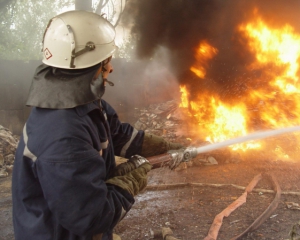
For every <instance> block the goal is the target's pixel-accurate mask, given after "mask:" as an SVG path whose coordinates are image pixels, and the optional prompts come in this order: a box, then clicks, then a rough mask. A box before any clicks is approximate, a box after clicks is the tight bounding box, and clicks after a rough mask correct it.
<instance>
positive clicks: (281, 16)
mask: <svg viewBox="0 0 300 240" xmlns="http://www.w3.org/2000/svg"><path fill="white" fill-rule="evenodd" d="M299 9H300V1H299V0H289V1H288V2H287V1H282V0H264V1H261V0H130V1H129V2H128V4H127V6H126V10H125V12H124V15H123V23H124V24H125V23H128V22H130V20H133V26H132V30H131V32H132V35H134V36H136V37H137V54H138V57H139V58H141V59H145V58H146V59H147V58H151V57H152V56H153V55H154V54H155V52H156V50H157V49H158V48H159V47H160V46H163V47H166V48H168V49H169V50H170V52H171V55H170V59H171V64H172V66H173V71H174V73H176V75H177V77H178V79H179V81H180V83H187V84H190V85H193V88H192V94H193V93H195V94H196V93H198V92H199V90H200V91H217V92H218V94H219V95H220V97H221V98H223V99H227V100H229V99H236V98H238V97H239V96H240V95H243V93H244V92H246V91H247V90H248V89H249V88H252V89H253V88H259V87H263V86H264V85H266V84H267V80H266V82H263V81H262V82H261V81H260V82H255V79H258V78H259V77H260V75H261V74H262V72H263V71H264V69H255V70H253V71H251V70H249V69H246V66H248V65H249V64H250V63H251V62H252V61H253V58H254V56H253V53H251V52H250V51H249V50H247V49H248V48H247V47H246V46H247V39H246V38H245V37H244V36H242V35H241V34H240V32H239V31H237V26H238V25H239V24H241V23H246V22H248V21H249V20H250V19H253V18H255V17H257V16H261V17H262V18H263V20H264V21H265V22H267V23H268V24H269V25H271V26H274V27H283V26H284V25H285V24H286V23H288V24H290V25H292V26H293V27H294V28H295V30H296V31H298V32H300V24H299V22H300V21H299V20H300V19H299V14H298V11H299ZM201 40H206V41H207V42H209V44H210V45H212V46H214V47H216V48H217V49H218V54H217V55H216V57H215V58H213V59H212V60H211V61H210V62H209V63H208V66H207V75H206V79H205V80H204V81H203V80H200V79H198V78H197V76H195V75H194V74H193V73H191V72H190V71H189V68H190V66H192V65H193V63H194V61H195V58H194V49H195V48H196V47H197V46H198V44H199V42H200V41H201Z"/></svg>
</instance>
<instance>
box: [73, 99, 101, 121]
mask: <svg viewBox="0 0 300 240" xmlns="http://www.w3.org/2000/svg"><path fill="white" fill-rule="evenodd" d="M95 109H98V110H101V108H100V106H99V101H93V102H90V103H87V104H84V105H80V106H77V107H75V110H76V112H77V114H78V115H79V116H80V117H83V116H85V115H87V114H88V113H90V112H91V111H93V110H95Z"/></svg>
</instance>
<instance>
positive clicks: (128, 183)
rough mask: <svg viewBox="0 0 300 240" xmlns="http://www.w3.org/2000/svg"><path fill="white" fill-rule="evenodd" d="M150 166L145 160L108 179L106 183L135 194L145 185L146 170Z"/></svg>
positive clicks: (148, 169) (147, 170) (149, 168)
mask: <svg viewBox="0 0 300 240" xmlns="http://www.w3.org/2000/svg"><path fill="white" fill-rule="evenodd" d="M151 168H152V165H151V164H150V163H147V162H146V163H143V164H142V165H141V166H139V167H138V168H136V169H134V170H132V171H131V172H129V173H126V174H125V175H123V176H117V177H113V178H110V179H108V180H107V181H106V183H107V184H112V185H115V186H118V187H120V188H122V189H124V190H126V191H127V192H129V193H130V194H131V195H132V196H135V195H137V194H138V193H139V192H141V191H142V190H144V189H145V187H146V186H147V182H148V181H147V172H149V171H150V170H151Z"/></svg>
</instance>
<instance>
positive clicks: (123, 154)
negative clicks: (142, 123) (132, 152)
mask: <svg viewBox="0 0 300 240" xmlns="http://www.w3.org/2000/svg"><path fill="white" fill-rule="evenodd" d="M137 134H138V130H137V129H135V128H134V129H133V132H132V134H131V138H130V140H129V141H128V142H127V143H126V144H125V145H124V146H123V148H122V150H121V153H120V156H121V157H125V155H126V152H127V149H128V148H129V146H130V144H131V143H132V141H133V139H134V138H135V137H136V135H137Z"/></svg>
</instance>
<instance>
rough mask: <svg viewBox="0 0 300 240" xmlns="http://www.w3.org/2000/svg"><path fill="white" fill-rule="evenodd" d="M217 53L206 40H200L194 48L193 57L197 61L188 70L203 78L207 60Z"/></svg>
mask: <svg viewBox="0 0 300 240" xmlns="http://www.w3.org/2000/svg"><path fill="white" fill-rule="evenodd" d="M217 53H218V49H216V48H214V47H212V46H210V45H209V44H208V43H207V42H206V41H202V42H200V44H199V47H198V48H197V50H196V54H195V58H196V60H197V62H196V63H195V65H194V66H192V67H191V68H190V70H191V71H192V72H193V73H195V74H196V75H197V76H198V77H199V78H202V79H203V78H204V77H205V75H206V70H205V67H206V64H207V60H209V59H212V58H213V57H214V56H215V55H216V54H217Z"/></svg>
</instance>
